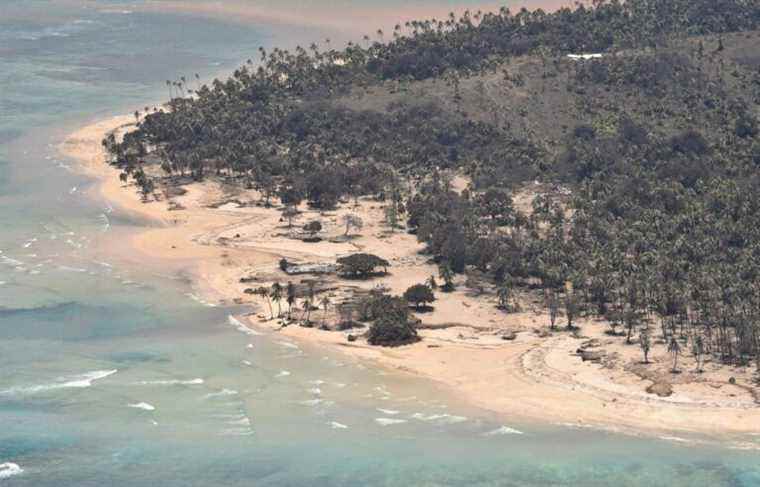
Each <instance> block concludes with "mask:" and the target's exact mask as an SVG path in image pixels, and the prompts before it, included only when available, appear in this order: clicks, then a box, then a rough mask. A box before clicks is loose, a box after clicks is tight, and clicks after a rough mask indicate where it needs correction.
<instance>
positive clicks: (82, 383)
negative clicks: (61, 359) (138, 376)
mask: <svg viewBox="0 0 760 487" xmlns="http://www.w3.org/2000/svg"><path fill="white" fill-rule="evenodd" d="M116 372H118V370H116V369H114V370H95V371H93V372H87V373H84V374H79V375H72V376H69V377H60V378H58V382H54V383H52V384H40V385H35V386H28V387H12V388H10V389H7V390H5V391H0V394H36V393H39V392H46V391H52V390H56V389H69V388H74V389H82V388H85V387H91V386H92V383H93V382H95V381H96V380H100V379H104V378H106V377H108V376H109V375H113V374H115V373H116Z"/></svg>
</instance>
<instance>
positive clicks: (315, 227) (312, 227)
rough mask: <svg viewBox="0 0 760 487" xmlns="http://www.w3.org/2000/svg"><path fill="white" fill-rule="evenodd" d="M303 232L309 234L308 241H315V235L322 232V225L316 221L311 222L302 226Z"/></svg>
mask: <svg viewBox="0 0 760 487" xmlns="http://www.w3.org/2000/svg"><path fill="white" fill-rule="evenodd" d="M303 230H304V232H306V233H308V234H309V240H316V239H317V234H318V233H319V232H321V231H322V224H321V223H320V222H319V221H317V220H313V221H310V222H309V223H307V224H306V225H304V226H303Z"/></svg>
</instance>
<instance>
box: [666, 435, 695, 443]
mask: <svg viewBox="0 0 760 487" xmlns="http://www.w3.org/2000/svg"><path fill="white" fill-rule="evenodd" d="M660 439H661V440H665V441H675V442H676V443H691V442H690V441H689V440H687V439H685V438H679V437H678V436H660Z"/></svg>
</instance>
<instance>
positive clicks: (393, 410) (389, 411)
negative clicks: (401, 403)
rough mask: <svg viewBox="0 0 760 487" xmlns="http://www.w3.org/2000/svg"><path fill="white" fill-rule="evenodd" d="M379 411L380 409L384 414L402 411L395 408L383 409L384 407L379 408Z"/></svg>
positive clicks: (391, 414)
mask: <svg viewBox="0 0 760 487" xmlns="http://www.w3.org/2000/svg"><path fill="white" fill-rule="evenodd" d="M377 410H378V411H380V412H381V413H383V414H388V415H390V416H395V415H397V414H398V413H400V412H401V411H396V410H395V409H383V408H377Z"/></svg>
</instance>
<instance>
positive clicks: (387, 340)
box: [367, 313, 420, 347]
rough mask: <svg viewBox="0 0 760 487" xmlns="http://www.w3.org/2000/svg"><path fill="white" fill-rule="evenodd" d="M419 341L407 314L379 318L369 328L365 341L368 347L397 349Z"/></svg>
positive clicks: (391, 314)
mask: <svg viewBox="0 0 760 487" xmlns="http://www.w3.org/2000/svg"><path fill="white" fill-rule="evenodd" d="M419 340H420V337H419V335H417V330H416V329H415V327H414V325H413V324H412V323H411V322H410V321H409V317H408V315H407V314H404V315H400V314H399V313H388V314H384V315H382V316H380V317H379V318H378V319H377V320H375V322H374V323H372V326H370V328H369V333H368V335H367V341H368V342H369V343H370V345H379V346H382V347H398V346H401V345H408V344H410V343H415V342H418V341H419Z"/></svg>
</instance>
